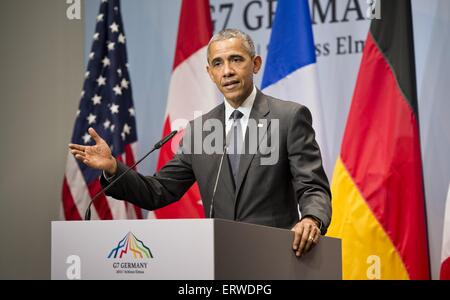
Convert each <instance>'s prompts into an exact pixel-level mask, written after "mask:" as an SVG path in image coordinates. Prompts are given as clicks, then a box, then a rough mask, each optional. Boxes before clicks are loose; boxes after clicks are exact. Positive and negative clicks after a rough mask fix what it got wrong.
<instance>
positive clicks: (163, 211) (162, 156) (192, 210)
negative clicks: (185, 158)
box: [154, 117, 205, 219]
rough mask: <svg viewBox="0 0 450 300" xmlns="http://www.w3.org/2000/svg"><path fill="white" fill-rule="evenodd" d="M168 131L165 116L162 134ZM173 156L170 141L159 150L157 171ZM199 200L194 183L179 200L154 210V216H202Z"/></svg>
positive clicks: (178, 135)
mask: <svg viewBox="0 0 450 300" xmlns="http://www.w3.org/2000/svg"><path fill="white" fill-rule="evenodd" d="M170 132H171V128H170V118H169V117H167V118H166V122H165V123H164V131H163V136H166V135H168V134H169V133H170ZM180 136H181V134H177V136H176V137H177V138H180ZM175 142H176V141H175ZM173 156H174V153H173V151H172V147H171V143H166V144H165V145H164V146H162V147H161V150H160V152H159V159H158V165H157V170H158V171H159V170H160V169H161V168H162V167H163V166H164V165H165V164H166V163H167V162H168V161H169V160H171V159H172V158H173ZM199 201H201V197H200V190H199V188H198V185H197V183H194V185H193V186H192V187H191V188H190V189H189V190H188V191H187V192H186V193H185V194H184V195H183V197H182V198H181V199H180V200H179V201H177V202H175V203H173V204H170V205H168V206H166V207H163V208H160V209H157V210H155V212H154V213H155V217H156V218H158V219H172V218H204V217H205V213H204V211H203V206H202V205H200V204H199Z"/></svg>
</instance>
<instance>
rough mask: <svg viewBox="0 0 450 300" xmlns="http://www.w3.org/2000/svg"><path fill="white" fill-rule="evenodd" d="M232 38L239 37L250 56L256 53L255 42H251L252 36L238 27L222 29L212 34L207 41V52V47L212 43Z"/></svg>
mask: <svg viewBox="0 0 450 300" xmlns="http://www.w3.org/2000/svg"><path fill="white" fill-rule="evenodd" d="M232 38H238V39H241V40H242V44H243V46H244V48H245V50H246V51H247V52H248V54H250V56H251V57H253V56H255V55H256V51H255V44H254V43H253V40H252V38H251V37H250V36H249V35H248V34H246V33H245V32H243V31H241V30H239V29H224V30H222V31H219V32H218V33H216V34H215V35H213V37H212V38H211V40H210V41H209V43H208V54H209V47H210V46H211V44H212V43H214V42H218V41H223V40H228V39H232Z"/></svg>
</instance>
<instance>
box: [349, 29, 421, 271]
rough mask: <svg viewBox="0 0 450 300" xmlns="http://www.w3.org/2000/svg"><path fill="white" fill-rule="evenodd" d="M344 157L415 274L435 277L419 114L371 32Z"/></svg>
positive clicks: (350, 118) (378, 217) (364, 193)
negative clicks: (430, 266)
mask: <svg viewBox="0 0 450 300" xmlns="http://www.w3.org/2000/svg"><path fill="white" fill-rule="evenodd" d="M341 157H342V159H343V162H344V164H345V165H346V167H347V169H348V171H349V172H350V174H351V175H352V177H353V178H354V180H355V183H356V184H357V186H358V187H359V189H360V190H361V192H362V194H363V195H364V198H365V199H366V201H367V204H368V205H369V207H370V208H371V209H372V211H373V213H374V214H375V216H376V217H377V219H378V221H379V222H380V223H381V224H382V226H383V228H384V230H385V231H386V233H387V234H388V236H389V237H390V238H391V240H392V242H393V244H394V245H395V247H396V248H397V251H398V252H399V253H400V256H401V257H402V259H403V262H404V263H405V266H406V269H407V270H408V273H409V275H410V278H411V279H426V278H428V277H429V269H428V249H427V238H426V223H425V213H424V212H425V207H424V198H423V195H424V193H423V185H422V165H421V155H420V143H419V130H418V124H417V119H416V116H415V114H414V112H413V111H412V109H411V107H410V106H409V104H408V103H407V101H406V100H405V98H404V97H403V94H402V93H401V91H400V89H399V87H398V85H397V81H396V79H395V77H394V75H393V74H392V71H391V69H390V66H389V64H388V63H387V62H386V60H385V59H384V56H383V54H382V53H381V52H380V51H379V49H378V47H377V46H376V45H375V43H374V41H373V39H372V36H371V35H370V34H369V37H368V39H367V43H366V45H365V52H364V57H363V60H362V62H361V67H360V72H359V75H358V81H357V84H356V88H355V93H354V98H353V101H352V106H351V110H350V113H349V117H348V121H347V126H346V129H345V135H344V140H343V144H342V149H341Z"/></svg>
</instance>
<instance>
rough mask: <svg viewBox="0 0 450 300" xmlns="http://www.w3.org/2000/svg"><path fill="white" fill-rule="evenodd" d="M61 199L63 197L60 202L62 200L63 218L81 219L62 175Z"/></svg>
mask: <svg viewBox="0 0 450 300" xmlns="http://www.w3.org/2000/svg"><path fill="white" fill-rule="evenodd" d="M62 199H63V201H62V202H63V210H64V218H65V219H66V220H81V216H80V213H79V211H78V208H77V206H76V205H75V201H74V200H73V197H72V193H71V192H70V188H69V184H68V183H67V178H66V176H64V181H63V186H62Z"/></svg>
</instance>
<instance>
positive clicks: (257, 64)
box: [253, 55, 262, 74]
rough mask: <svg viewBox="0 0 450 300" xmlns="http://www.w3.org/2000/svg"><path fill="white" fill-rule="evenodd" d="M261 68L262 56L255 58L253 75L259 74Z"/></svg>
mask: <svg viewBox="0 0 450 300" xmlns="http://www.w3.org/2000/svg"><path fill="white" fill-rule="evenodd" d="M261 66H262V58H261V56H259V55H256V56H255V57H254V58H253V73H254V74H257V73H258V72H259V70H261Z"/></svg>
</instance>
